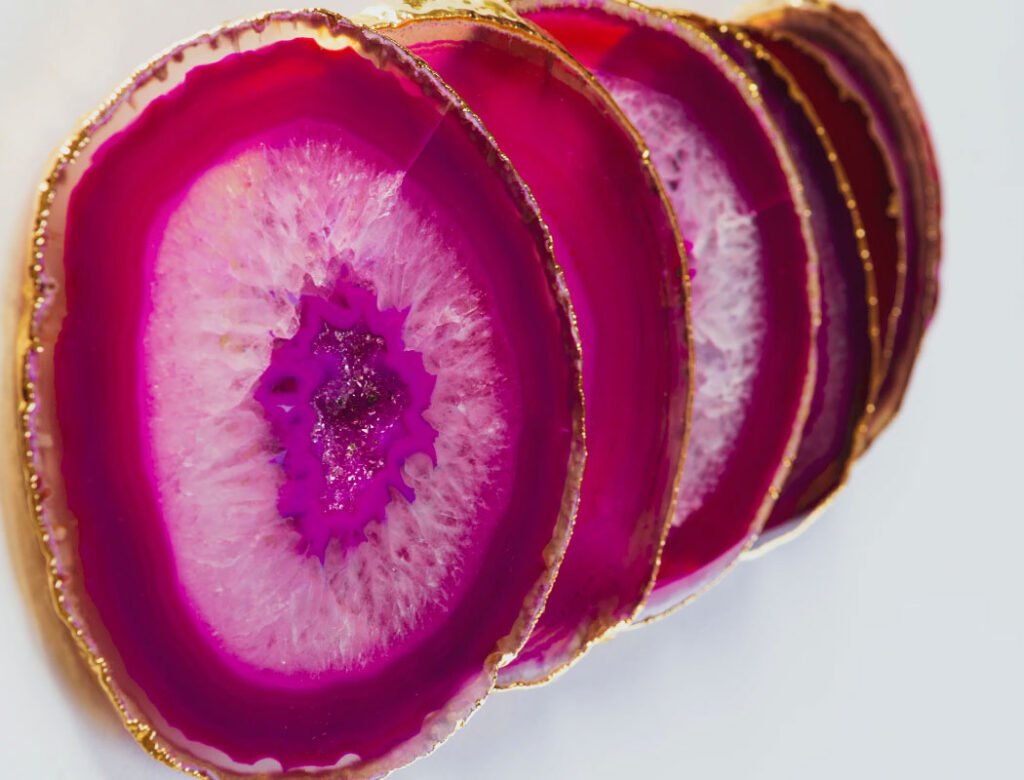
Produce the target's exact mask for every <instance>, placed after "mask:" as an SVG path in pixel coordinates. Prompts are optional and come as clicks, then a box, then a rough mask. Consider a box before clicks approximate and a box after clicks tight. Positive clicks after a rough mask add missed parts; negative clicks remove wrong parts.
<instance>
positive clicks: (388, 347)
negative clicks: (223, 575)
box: [255, 281, 437, 561]
mask: <svg viewBox="0 0 1024 780" xmlns="http://www.w3.org/2000/svg"><path fill="white" fill-rule="evenodd" d="M297 303H298V310H299V327H298V330H297V331H296V333H295V335H294V336H292V337H291V338H289V339H279V340H278V341H277V342H276V343H275V345H274V348H273V351H272V353H271V359H270V365H269V366H268V367H267V370H266V371H265V372H264V373H263V375H262V376H261V377H260V381H259V383H258V385H257V388H256V392H255V396H256V400H257V401H259V403H260V404H261V406H262V407H263V410H264V413H265V415H266V417H267V420H268V422H269V423H270V426H271V429H272V431H273V433H274V435H275V437H276V438H277V440H278V443H279V444H280V451H279V453H278V454H277V455H276V456H275V461H276V462H278V463H279V464H280V466H281V467H282V468H283V469H284V473H285V480H284V482H283V484H282V485H281V488H280V491H279V494H278V504H277V508H278V511H279V512H280V514H281V516H282V517H284V518H286V519H287V520H289V521H291V522H293V523H294V524H295V525H296V527H297V528H298V529H299V531H300V533H301V537H302V544H303V545H304V547H305V550H306V552H308V553H309V554H310V555H315V556H317V557H318V558H320V560H321V561H323V559H324V555H325V553H326V550H327V545H328V544H329V543H330V542H331V540H332V539H337V540H338V541H339V542H340V543H341V544H342V546H343V547H345V548H347V547H351V546H354V545H356V544H358V543H359V542H361V541H362V540H364V539H365V534H364V529H365V527H366V525H367V524H368V523H370V522H371V521H373V520H379V521H382V520H383V519H384V510H385V507H386V506H387V504H388V503H389V502H390V501H391V498H392V494H393V493H394V492H397V493H399V494H400V495H402V496H403V497H404V498H405V499H406V500H407V501H409V502H412V501H414V500H415V492H414V490H413V489H412V487H411V486H409V485H408V484H407V483H406V481H405V479H404V477H403V475H402V468H403V465H404V464H405V461H406V460H407V459H408V458H410V457H412V456H413V455H416V454H424V455H427V456H429V458H430V459H431V461H432V462H433V463H434V465H435V466H436V465H437V454H436V452H435V450H434V440H435V439H436V437H437V432H436V431H435V430H434V429H433V428H431V427H430V425H429V424H428V423H427V422H426V421H425V420H424V418H423V412H425V411H426V410H427V408H428V407H429V405H430V398H431V394H432V392H433V389H434V384H435V378H434V377H433V376H431V375H430V374H429V373H428V372H427V371H426V369H425V368H424V365H423V357H422V355H421V354H420V353H418V352H414V351H410V350H406V349H405V345H404V342H403V339H402V325H403V322H404V319H405V316H404V314H403V313H402V312H400V311H397V310H395V309H386V310H383V311H381V310H379V309H378V308H377V305H376V301H375V299H374V296H373V295H372V294H371V293H370V292H368V291H366V290H364V289H362V288H360V287H358V286H356V285H354V284H352V283H349V282H346V281H342V282H341V283H340V284H339V285H338V287H337V288H336V289H335V290H334V291H333V292H332V293H331V294H330V295H327V296H322V295H320V294H315V293H313V294H305V295H303V296H301V297H300V298H299V300H298V302H297Z"/></svg>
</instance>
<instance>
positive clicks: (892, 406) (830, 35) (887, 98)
mask: <svg viewBox="0 0 1024 780" xmlns="http://www.w3.org/2000/svg"><path fill="white" fill-rule="evenodd" d="M748 21H749V24H750V25H751V26H752V27H753V28H755V29H757V30H760V31H762V33H763V37H764V41H763V42H764V44H765V46H766V47H768V48H769V49H770V50H771V51H772V52H773V53H775V54H777V55H778V56H779V57H780V59H781V58H784V61H786V62H787V63H788V64H789V66H790V69H791V70H792V71H793V72H794V75H795V76H796V77H797V79H798V81H800V83H801V86H803V85H804V80H805V79H806V80H807V81H815V82H823V83H822V84H821V86H820V88H819V89H818V90H817V94H818V95H820V97H818V96H817V95H812V96H811V97H812V100H813V102H814V104H815V106H816V107H817V108H819V112H820V113H821V114H822V118H823V120H824V123H825V124H826V126H827V127H828V128H829V130H830V132H833V133H836V134H838V133H842V132H844V131H845V132H847V133H849V134H857V135H859V136H861V137H860V138H857V139H855V142H856V143H858V144H859V145H860V146H861V147H869V148H865V149H862V150H861V151H857V150H855V149H850V150H848V151H844V150H840V156H841V158H842V159H843V160H844V162H845V164H846V165H847V168H848V169H849V170H851V171H853V170H857V169H858V168H860V167H864V168H866V169H868V170H869V171H870V170H872V169H877V168H878V165H879V162H878V160H879V158H881V162H882V164H883V167H882V170H881V171H880V172H879V173H878V174H876V176H878V177H879V178H880V181H879V184H878V185H876V187H875V191H876V192H877V196H878V197H879V200H878V203H879V205H880V206H882V207H883V208H885V209H886V213H887V216H888V217H889V219H890V221H891V222H892V223H894V226H890V227H889V228H888V229H889V230H890V231H893V229H894V232H895V240H896V243H897V247H896V250H897V251H896V253H895V255H894V254H893V253H892V252H887V253H885V254H880V253H873V254H874V263H875V267H876V272H877V274H878V278H879V291H880V297H881V299H882V306H883V311H888V312H889V313H890V318H889V319H890V321H889V323H888V325H889V332H887V333H885V340H884V351H883V370H884V372H885V373H884V378H883V380H882V384H881V387H880V388H879V396H878V402H877V411H876V413H875V414H874V415H873V417H872V419H871V421H870V433H869V435H870V438H871V439H872V440H873V439H874V438H875V437H877V436H878V434H880V433H881V432H882V431H883V430H884V429H885V427H886V426H887V425H888V424H889V423H890V422H891V421H892V419H893V417H895V415H896V414H897V412H898V411H899V408H900V405H901V404H902V402H903V397H904V395H905V394H906V391H907V388H908V386H909V384H910V380H911V376H912V373H913V368H914V363H915V361H916V359H917V355H918V352H919V351H920V348H921V344H922V341H923V339H924V334H925V332H926V330H927V328H928V325H929V324H930V322H931V319H932V317H933V316H934V314H935V310H936V307H937V304H938V296H939V261H940V258H941V254H942V230H941V220H942V192H941V186H940V178H939V169H938V162H937V159H936V155H935V151H934V148H933V146H932V143H931V138H930V135H929V132H928V125H927V122H926V121H925V118H924V114H923V112H922V110H921V107H920V104H919V102H918V100H917V97H916V95H915V93H914V89H913V87H912V85H911V83H910V80H909V78H908V76H907V73H906V71H905V70H904V68H903V66H902V65H901V64H900V62H899V60H898V59H897V57H896V55H895V54H894V53H893V51H892V49H891V48H890V47H889V46H888V45H887V44H886V42H885V41H884V40H883V39H882V38H881V36H880V35H879V34H878V32H877V31H876V30H875V28H874V27H873V26H872V25H871V23H870V22H869V21H868V20H867V19H866V18H865V17H864V16H863V15H861V14H860V13H857V12H855V11H849V10H846V9H844V8H842V7H840V6H838V5H834V4H832V3H829V2H820V1H818V2H797V3H789V4H787V5H785V6H782V5H780V6H779V7H778V8H776V9H772V10H768V11H764V12H761V13H759V14H757V15H756V16H754V17H752V18H751V19H749V20H748ZM837 105H838V108H839V109H840V111H841V113H836V114H834V115H833V114H832V112H831V111H830V110H829V107H830V106H837ZM851 114H859V115H860V117H859V118H857V119H852V118H850V115H851ZM844 117H846V118H844ZM833 128H835V129H833ZM883 174H884V177H885V180H881V176H882V175H883ZM886 192H887V193H888V197H885V198H882V197H881V196H882V195H884V194H886ZM857 200H858V202H859V203H862V204H863V203H865V202H866V201H867V198H866V197H862V196H861V195H860V194H857ZM868 234H869V236H871V235H872V230H871V226H870V225H869V226H868ZM886 240H891V239H886ZM892 277H895V285H896V290H895V294H894V295H892V296H891V297H890V295H891V292H890V287H891V284H892V283H890V282H889V281H888V279H890V278H892ZM884 325H885V323H884V320H883V328H884Z"/></svg>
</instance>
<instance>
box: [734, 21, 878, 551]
mask: <svg viewBox="0 0 1024 780" xmlns="http://www.w3.org/2000/svg"><path fill="white" fill-rule="evenodd" d="M721 29H722V31H723V33H724V34H729V35H732V36H733V38H734V39H735V40H736V41H737V42H738V43H739V44H740V45H742V46H743V47H744V48H745V49H747V50H748V51H751V52H752V53H753V55H754V56H755V57H757V58H758V59H760V60H763V61H764V62H766V63H767V64H768V66H769V67H770V68H771V69H772V72H773V73H775V75H777V76H778V77H779V78H780V79H781V80H782V81H783V82H784V83H785V85H786V87H787V90H788V93H789V97H790V99H791V100H792V101H793V102H794V103H796V104H797V105H798V106H799V107H800V109H801V110H802V111H803V112H804V116H806V117H807V120H808V121H809V122H810V123H811V125H813V126H814V129H815V133H816V134H817V136H818V139H819V140H820V142H821V145H822V147H823V148H824V150H825V153H826V155H827V158H828V161H829V164H830V165H831V166H832V171H833V173H834V174H835V177H836V182H837V183H838V185H839V192H840V195H841V196H842V197H843V198H844V202H845V205H846V208H847V210H848V211H849V214H850V219H851V221H852V224H853V229H854V240H855V241H856V244H857V250H858V255H859V257H860V260H861V265H862V267H863V269H864V279H865V288H866V293H867V300H866V303H867V307H868V340H869V342H870V348H871V359H870V376H869V378H868V392H867V396H866V398H865V405H864V409H863V410H862V411H861V412H860V414H859V415H858V418H857V421H856V423H855V428H854V431H853V436H852V437H851V439H852V440H851V441H850V447H849V449H848V450H846V452H845V454H844V456H843V459H842V470H841V472H840V475H839V477H838V480H837V481H836V483H835V484H834V485H833V486H832V487H831V489H830V490H829V491H828V492H827V493H826V494H825V495H824V496H823V497H822V498H821V499H820V500H819V501H818V503H817V504H816V505H815V506H814V507H813V508H812V509H811V510H810V511H809V512H807V513H805V514H804V515H803V516H801V517H797V518H794V519H793V520H792V521H790V522H788V523H785V524H783V526H781V527H780V529H781V528H786V530H785V531H782V532H781V533H780V534H777V535H772V536H771V537H770V538H761V539H759V540H758V541H757V543H756V544H755V545H754V547H753V548H752V549H751V550H749V551H748V552H747V553H746V554H745V557H746V558H747V559H751V558H757V557H760V554H761V553H762V550H767V549H775V548H776V547H779V546H781V545H783V544H785V543H787V542H789V541H791V540H793V539H796V538H797V537H799V536H801V535H803V534H804V533H805V532H806V531H807V530H808V529H809V528H810V526H811V525H813V524H814V522H816V521H817V520H818V518H820V517H821V515H822V513H823V512H824V510H825V509H826V508H827V507H829V506H830V505H831V504H832V502H833V501H835V499H836V497H837V496H838V495H839V493H840V492H841V491H842V490H843V488H844V487H845V486H846V485H847V484H848V483H849V479H850V475H851V473H852V471H853V466H854V464H855V463H856V462H857V459H858V458H859V456H860V454H861V453H862V452H863V451H864V449H865V448H866V447H867V441H868V432H869V426H870V421H871V418H872V415H873V414H874V412H875V404H876V401H877V400H878V393H879V391H880V389H881V385H882V380H883V379H884V374H883V372H882V364H881V349H882V347H881V341H880V332H879V301H878V287H877V280H876V278H875V268H874V262H873V260H872V257H871V249H870V247H869V246H868V241H867V231H866V230H865V228H864V221H863V218H862V217H861V213H860V207H859V205H858V204H857V199H856V197H855V196H854V193H853V189H852V187H851V186H850V180H849V177H848V176H847V175H846V168H845V166H844V165H843V162H842V160H840V159H839V155H838V153H837V152H836V147H835V145H834V143H833V142H832V137H831V136H830V135H829V132H828V130H827V129H826V128H825V126H824V125H823V124H822V122H821V118H820V117H819V116H818V112H817V111H816V110H815V108H814V105H813V104H812V103H811V101H810V99H809V98H808V97H807V95H806V94H804V92H803V90H802V89H800V86H799V84H798V83H797V81H796V79H795V78H794V77H793V74H792V73H790V71H789V69H788V68H786V66H785V65H783V64H782V62H780V61H779V60H778V59H777V58H776V57H775V56H773V55H772V54H771V53H770V52H769V51H768V50H767V49H765V48H764V46H762V45H761V44H760V43H758V42H756V41H754V40H753V39H751V38H750V36H749V35H748V34H747V33H746V32H745V31H744V30H743V29H742V28H740V27H737V26H734V25H731V24H723V25H722V26H721ZM726 31H727V32H726ZM787 526H789V527H788V528H787Z"/></svg>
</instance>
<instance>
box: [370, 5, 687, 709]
mask: <svg viewBox="0 0 1024 780" xmlns="http://www.w3.org/2000/svg"><path fill="white" fill-rule="evenodd" d="M444 1H445V0H441V2H442V3H443V2H444ZM476 1H477V0H463V3H462V4H460V7H458V8H444V7H442V8H436V7H429V6H417V7H416V8H409V7H407V6H406V7H405V9H404V10H400V11H399V13H398V15H397V17H396V18H387V17H384V18H381V19H378V20H377V21H376V22H374V21H372V20H371V21H370V23H369V24H370V26H372V27H374V29H377V30H381V31H382V32H384V34H385V35H386V34H387V30H389V29H398V28H400V27H402V26H404V25H406V24H409V23H413V22H416V21H466V22H469V23H477V24H484V25H488V26H491V27H495V28H498V29H502V30H505V31H511V32H513V33H516V34H519V35H522V36H524V37H526V38H528V39H529V40H531V41H532V42H534V43H538V44H540V45H541V46H542V47H543V48H544V49H545V50H547V51H548V52H549V53H551V54H552V56H554V57H556V58H558V59H560V60H562V61H563V62H564V63H565V64H567V65H568V66H569V69H570V70H571V71H572V72H573V73H574V74H575V75H576V76H577V77H578V78H580V80H581V81H583V82H584V83H586V84H587V85H588V87H589V88H590V89H591V90H593V91H594V92H595V93H597V94H598V95H599V96H600V97H601V98H602V101H603V102H604V103H605V107H606V108H607V109H608V111H609V113H610V114H611V115H612V117H613V118H614V119H615V120H616V121H617V122H618V123H619V124H620V125H621V126H622V128H623V129H624V130H625V131H626V132H627V133H628V135H629V136H630V137H631V138H632V140H633V143H634V145H635V147H636V149H637V151H638V153H639V158H640V161H641V164H642V166H643V168H644V170H645V171H646V173H647V177H648V180H649V183H650V185H651V187H652V188H653V189H654V190H655V192H657V194H658V197H659V198H660V199H661V202H662V205H663V207H664V210H665V213H666V215H667V217H668V220H669V224H670V226H671V228H672V233H673V236H674V238H675V242H676V247H677V249H678V252H679V257H680V269H679V270H680V273H681V277H682V283H681V288H682V294H683V301H682V304H683V307H682V308H683V325H684V336H685V346H686V349H687V374H688V376H687V382H686V399H685V403H686V406H685V410H684V416H683V420H682V422H683V437H682V441H681V442H680V447H681V451H680V456H679V467H678V468H677V469H676V473H675V475H674V477H673V480H672V487H671V492H670V498H669V502H668V505H667V507H666V510H665V513H664V517H663V518H662V520H661V523H660V527H659V534H658V537H657V539H656V540H655V550H656V552H655V555H654V556H653V560H652V565H651V573H650V576H649V577H648V580H647V583H646V584H645V586H644V588H643V589H642V591H641V593H640V598H639V600H638V601H637V602H636V604H635V605H634V607H633V609H632V610H631V612H630V614H629V615H627V616H626V617H625V618H612V617H609V616H607V615H604V616H597V617H595V618H593V619H591V620H589V621H584V623H582V624H581V625H580V627H579V628H580V629H581V631H579V632H578V635H579V636H581V637H582V639H581V640H580V641H579V644H578V645H577V647H576V648H575V650H573V651H572V652H571V653H570V655H569V657H568V658H565V659H563V660H562V661H561V662H560V663H558V664H557V665H556V666H554V667H551V668H548V669H545V671H544V672H543V673H542V674H540V675H539V676H535V677H531V678H529V679H516V680H508V681H504V682H502V681H499V682H498V685H497V687H498V690H515V689H520V688H535V687H539V686H541V685H546V684H547V683H549V682H552V681H553V680H555V679H556V678H558V677H560V676H561V675H562V674H564V673H565V672H567V671H568V670H569V669H570V668H572V667H573V666H575V665H576V664H577V663H578V662H579V661H580V660H581V659H582V658H583V656H585V655H586V654H587V653H588V652H589V651H590V650H591V648H593V647H594V646H596V645H598V644H601V643H602V642H604V641H607V640H609V639H611V638H613V637H614V636H616V635H617V634H618V633H619V632H620V631H621V630H622V629H623V628H626V627H628V626H629V625H631V624H632V623H633V622H634V621H635V620H636V619H637V618H638V617H639V615H640V614H641V613H642V612H643V609H644V607H645V605H646V603H647V600H648V599H649V598H650V595H651V593H652V592H653V590H654V587H655V585H656V583H657V579H658V572H659V571H660V568H661V560H662V555H663V553H664V549H665V544H666V543H667V541H668V535H669V532H670V531H671V529H672V519H673V517H674V516H675V508H676V503H677V501H678V495H679V487H680V485H681V484H682V476H683V468H684V466H685V461H686V453H687V451H688V449H689V438H690V429H691V427H692V419H693V400H694V382H693V377H694V366H695V355H694V350H693V322H692V312H691V309H692V295H691V284H690V274H689V262H688V258H687V250H686V246H685V244H684V242H683V237H682V235H681V233H680V230H679V225H678V223H677V220H676V217H675V210H674V209H673V208H672V206H671V203H670V201H669V199H668V195H667V193H666V192H665V187H664V184H663V183H662V181H661V178H660V176H659V175H658V173H657V171H656V170H655V168H654V164H653V162H651V151H650V149H649V148H648V146H647V143H646V141H645V140H644V138H643V136H642V135H641V134H640V132H639V131H638V130H637V129H636V127H635V126H634V125H633V123H632V122H630V120H629V119H628V118H627V117H626V115H625V114H624V113H623V112H622V109H621V108H619V106H618V103H616V102H615V100H614V99H613V98H612V97H611V95H610V94H609V93H608V91H607V90H606V89H605V88H604V87H603V86H602V85H601V83H600V82H599V81H598V80H597V78H596V77H595V76H594V74H593V73H591V72H590V71H589V70H588V69H587V68H585V67H583V65H582V64H581V63H580V62H579V61H578V60H577V59H576V58H575V57H573V56H572V54H571V53H569V52H568V51H567V50H566V49H565V48H564V47H563V46H562V45H561V44H560V43H559V42H558V41H556V40H555V39H554V38H552V37H551V36H550V35H548V33H547V32H546V31H544V30H543V29H541V28H540V27H538V26H537V25H535V24H533V23H532V22H530V21H529V20H527V19H524V18H523V17H521V16H520V15H519V14H518V13H516V9H518V8H533V7H540V6H541V5H546V4H547V3H533V2H513V3H512V4H511V5H505V4H504V3H502V2H496V1H495V0H482V2H479V5H478V6H477V7H473V6H474V3H476ZM551 5H554V3H551ZM428 67H429V66H428ZM435 75H436V74H435ZM438 78H440V77H438ZM495 143H496V142H495ZM526 186H528V185H526ZM556 261H557V258H556ZM546 602H547V596H545V604H546ZM539 619H540V615H539V614H538V616H537V620H539ZM534 625H536V620H535V621H534ZM532 628H533V626H531V630H532ZM524 646H525V643H524ZM519 649H520V650H521V649H522V647H520V648H519ZM511 660H513V659H509V663H511ZM505 665H507V664H505ZM505 665H503V666H505Z"/></svg>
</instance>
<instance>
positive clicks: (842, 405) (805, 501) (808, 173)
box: [694, 18, 881, 544]
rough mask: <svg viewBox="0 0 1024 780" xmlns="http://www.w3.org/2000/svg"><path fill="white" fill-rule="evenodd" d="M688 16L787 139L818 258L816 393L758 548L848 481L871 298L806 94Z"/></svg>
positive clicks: (837, 167) (866, 368)
mask: <svg viewBox="0 0 1024 780" xmlns="http://www.w3.org/2000/svg"><path fill="white" fill-rule="evenodd" d="M694 21H695V22H697V23H699V24H701V26H702V29H704V31H705V32H706V33H707V34H708V35H710V36H712V37H714V38H715V40H716V41H717V42H718V43H719V45H721V46H722V48H723V50H724V51H725V52H726V53H727V54H728V55H729V56H730V57H732V58H733V59H734V60H735V61H736V62H737V63H738V64H739V65H740V66H741V67H742V68H743V69H744V70H745V71H746V73H747V75H748V76H750V78H751V80H752V81H753V82H754V83H755V84H756V85H757V88H758V91H759V93H760V95H761V98H762V99H763V101H764V104H765V107H766V108H767V109H768V110H769V112H771V115H772V118H773V120H774V121H775V124H776V126H777V127H778V128H779V131H780V132H781V133H782V135H783V137H784V138H785V139H786V143H787V145H788V148H789V151H790V155H791V157H792V159H793V163H794V165H795V166H796V169H797V171H798V172H799V174H800V182H801V185H802V187H803V191H804V196H805V197H806V199H807V204H808V206H809V207H810V209H811V228H812V230H813V234H814V246H815V249H816V251H817V255H818V271H819V276H820V282H821V314H822V325H821V327H820V328H819V330H818V368H817V374H816V377H815V385H814V398H813V400H812V402H811V411H810V415H809V417H808V418H807V424H806V426H805V427H804V432H803V437H802V439H801V441H800V448H799V450H798V451H797V455H796V458H794V461H793V468H792V470H791V471H790V474H789V476H788V477H787V478H786V483H785V485H784V486H783V489H782V493H781V495H780V496H779V499H778V501H776V502H775V506H774V507H773V509H772V513H771V515H770V516H769V518H768V521H767V522H766V523H765V527H764V530H763V531H762V533H761V536H760V537H759V544H763V543H765V542H768V541H772V540H774V539H778V538H781V534H783V533H785V532H787V531H790V530H795V529H796V528H800V527H803V525H804V524H805V523H806V522H807V521H808V520H809V519H810V518H811V517H812V516H813V515H814V513H815V510H817V509H819V508H821V507H823V506H824V504H825V503H826V502H827V501H828V500H829V499H830V498H831V497H832V496H833V495H834V494H835V493H836V491H838V490H839V488H840V487H842V485H843V484H844V483H845V482H846V479H847V477H848V475H849V472H850V469H851V468H852V466H853V463H854V461H855V460H856V457H857V455H859V454H860V451H861V450H862V448H863V447H864V444H865V437H866V434H867V430H868V420H869V419H870V416H871V409H872V408H873V405H874V403H875V400H876V396H877V390H878V384H879V380H880V378H881V377H880V360H881V346H880V338H879V336H880V330H879V325H878V294H877V291H876V282H875V273H874V265H873V263H872V259H871V253H870V249H869V248H868V242H867V234H866V230H865V228H864V222H863V219H862V217H861V215H860V211H859V208H858V205H857V201H856V200H855V199H854V197H853V191H852V187H851V185H850V181H849V177H848V175H847V172H846V165H844V164H843V161H842V160H840V158H839V156H838V153H837V151H836V147H835V146H834V144H833V143H832V140H831V137H830V136H829V134H828V132H827V131H826V129H825V127H824V125H823V124H822V123H821V120H820V119H819V118H818V115H817V113H816V111H815V109H814V106H813V104H812V103H811V101H810V100H809V98H808V97H807V96H806V95H805V94H804V93H803V92H802V91H801V90H800V87H799V85H798V84H797V82H796V79H795V78H794V77H793V76H792V75H791V74H790V73H789V71H788V70H787V69H786V67H785V66H784V65H783V64H782V63H781V62H780V61H779V60H778V59H776V58H775V57H773V56H772V55H771V54H770V53H769V52H768V50H767V49H765V48H764V47H763V46H761V45H760V44H759V43H758V42H757V40H756V36H757V33H756V32H754V33H747V32H745V31H743V30H742V29H740V28H738V27H731V26H729V25H723V24H720V23H718V22H713V21H710V20H700V19H696V18H694ZM752 36H753V37H752Z"/></svg>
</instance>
